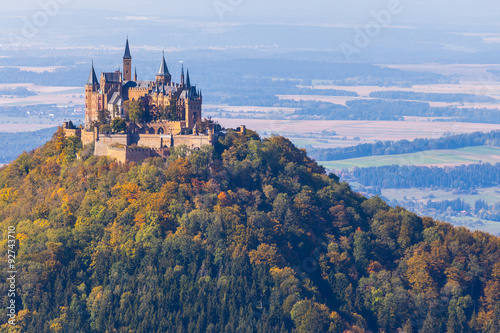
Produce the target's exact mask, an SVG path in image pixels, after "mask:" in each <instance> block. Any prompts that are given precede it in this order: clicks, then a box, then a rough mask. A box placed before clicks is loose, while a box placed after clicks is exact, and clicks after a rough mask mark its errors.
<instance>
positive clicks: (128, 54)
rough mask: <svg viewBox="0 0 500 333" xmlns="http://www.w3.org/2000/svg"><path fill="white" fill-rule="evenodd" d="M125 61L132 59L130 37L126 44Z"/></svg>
mask: <svg viewBox="0 0 500 333" xmlns="http://www.w3.org/2000/svg"><path fill="white" fill-rule="evenodd" d="M123 59H132V56H131V55H130V47H129V46H128V36H127V43H126V44H125V54H124V55H123Z"/></svg>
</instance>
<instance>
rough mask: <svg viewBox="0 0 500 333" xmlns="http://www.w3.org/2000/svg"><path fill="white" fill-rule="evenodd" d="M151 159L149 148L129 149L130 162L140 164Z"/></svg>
mask: <svg viewBox="0 0 500 333" xmlns="http://www.w3.org/2000/svg"><path fill="white" fill-rule="evenodd" d="M148 157H151V149H149V148H127V149H126V160H127V161H128V162H136V163H138V162H140V161H143V160H145V159H146V158H148Z"/></svg>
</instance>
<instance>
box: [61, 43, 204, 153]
mask: <svg viewBox="0 0 500 333" xmlns="http://www.w3.org/2000/svg"><path fill="white" fill-rule="evenodd" d="M202 100H203V97H202V94H201V91H198V90H197V89H196V86H194V85H191V80H190V77H189V70H187V72H186V76H184V66H183V67H182V71H181V76H180V83H174V82H172V75H171V74H170V72H169V70H168V66H167V63H166V61H165V54H163V59H162V61H161V63H160V68H159V71H158V73H157V74H156V79H155V81H140V80H138V79H137V70H135V74H134V79H133V80H132V56H131V53H130V47H129V41H128V38H127V42H126V44H125V53H124V55H123V73H122V72H121V71H119V70H117V71H115V72H104V73H102V74H101V76H100V79H98V78H97V75H96V73H95V70H94V64H93V63H92V66H91V69H90V74H89V78H88V80H87V83H86V84H85V126H84V128H83V129H75V128H71V127H72V126H71V124H70V123H64V126H63V129H64V131H65V133H66V134H67V135H77V136H79V137H80V138H81V139H82V143H83V145H88V144H94V155H97V156H110V157H114V158H116V159H117V160H118V161H120V162H125V161H136V162H137V161H140V160H143V159H145V158H148V157H155V156H160V157H166V156H168V153H169V150H170V148H172V147H174V146H178V145H187V146H188V147H190V148H193V149H196V148H201V147H202V146H204V145H212V144H213V139H214V130H213V128H210V126H206V123H205V124H204V123H203V121H202ZM132 112H135V113H134V115H132ZM122 119H123V120H125V119H127V120H130V121H126V122H124V121H122V124H123V123H125V125H124V128H122V130H120V131H114V133H113V130H112V127H111V126H110V124H111V123H113V124H114V123H115V121H118V120H120V121H121V120H122Z"/></svg>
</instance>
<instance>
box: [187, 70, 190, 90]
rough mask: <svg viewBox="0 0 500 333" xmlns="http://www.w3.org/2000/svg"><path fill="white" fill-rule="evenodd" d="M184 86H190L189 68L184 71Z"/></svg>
mask: <svg viewBox="0 0 500 333" xmlns="http://www.w3.org/2000/svg"><path fill="white" fill-rule="evenodd" d="M186 86H187V87H191V80H190V79H189V69H188V70H187V73H186Z"/></svg>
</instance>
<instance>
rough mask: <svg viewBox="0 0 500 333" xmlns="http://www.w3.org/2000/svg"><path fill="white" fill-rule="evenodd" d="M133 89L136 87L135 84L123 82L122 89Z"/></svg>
mask: <svg viewBox="0 0 500 333" xmlns="http://www.w3.org/2000/svg"><path fill="white" fill-rule="evenodd" d="M134 87H137V82H134V81H123V88H134Z"/></svg>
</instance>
